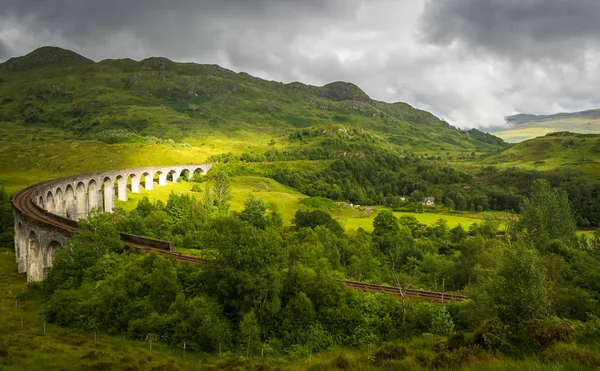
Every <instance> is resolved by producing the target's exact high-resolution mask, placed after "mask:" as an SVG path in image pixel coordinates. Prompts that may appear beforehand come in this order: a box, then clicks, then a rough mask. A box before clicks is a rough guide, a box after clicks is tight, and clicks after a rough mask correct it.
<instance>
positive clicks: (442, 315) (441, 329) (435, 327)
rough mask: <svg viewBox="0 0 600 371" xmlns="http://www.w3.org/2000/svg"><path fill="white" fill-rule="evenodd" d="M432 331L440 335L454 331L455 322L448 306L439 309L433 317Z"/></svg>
mask: <svg viewBox="0 0 600 371" xmlns="http://www.w3.org/2000/svg"><path fill="white" fill-rule="evenodd" d="M431 332H433V333H434V334H438V335H450V334H451V333H453V332H454V322H452V317H450V313H448V310H447V309H446V307H442V309H440V310H439V311H437V312H436V313H435V314H434V315H433V317H432V319H431Z"/></svg>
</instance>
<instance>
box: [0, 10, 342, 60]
mask: <svg viewBox="0 0 600 371" xmlns="http://www.w3.org/2000/svg"><path fill="white" fill-rule="evenodd" d="M350 5H351V4H350V3H349V2H345V1H343V0H326V1H321V0H304V1H294V0H201V1H198V0H171V1H164V0H146V1H142V0H137V1H132V0H103V1H82V0H56V1H39V0H19V1H14V0H0V9H2V14H3V15H4V17H6V18H12V19H18V20H19V22H20V23H21V24H26V25H27V27H28V28H29V29H30V30H37V31H39V32H42V31H44V30H50V31H51V32H52V33H54V34H57V35H59V36H60V37H62V38H64V39H66V40H70V41H72V42H75V43H78V44H85V43H90V42H92V43H98V42H100V41H101V40H103V39H105V38H107V37H109V36H111V35H114V34H115V33H119V32H122V33H127V32H129V33H132V34H134V35H135V36H136V38H137V39H139V40H141V41H143V42H144V44H145V45H146V46H147V47H151V46H156V47H157V49H161V50H165V49H166V51H170V52H171V53H174V54H176V55H174V56H173V57H177V56H181V55H182V54H185V53H183V52H184V50H185V49H190V48H195V47H197V48H207V47H208V48H211V47H216V46H218V44H219V43H220V42H223V40H222V39H223V38H224V37H234V38H237V39H239V40H240V41H245V42H247V41H248V40H247V39H248V38H249V37H250V38H254V39H255V40H256V41H258V40H257V39H260V38H262V37H266V35H268V34H270V33H276V34H277V35H278V37H280V38H292V37H294V35H295V34H296V31H297V30H298V29H299V28H301V27H305V26H309V27H310V26H313V27H314V26H315V25H316V24H317V23H321V24H323V23H326V22H323V21H324V20H326V19H328V18H331V17H333V18H335V17H336V16H338V15H341V14H346V13H347V11H348V10H349V9H350V8H351V6H350ZM244 39H246V40H244Z"/></svg>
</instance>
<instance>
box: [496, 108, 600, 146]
mask: <svg viewBox="0 0 600 371" xmlns="http://www.w3.org/2000/svg"><path fill="white" fill-rule="evenodd" d="M506 122H507V124H508V125H509V127H508V128H496V129H494V130H491V131H492V132H493V133H494V135H497V136H499V137H501V138H502V139H504V140H506V141H508V142H520V141H523V140H527V139H531V138H534V137H539V136H543V135H546V134H548V133H552V132H561V131H569V132H573V133H581V134H596V133H600V109H594V110H588V111H582V112H572V113H557V114H554V115H530V114H518V115H513V116H508V117H506Z"/></svg>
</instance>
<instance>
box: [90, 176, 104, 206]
mask: <svg viewBox="0 0 600 371" xmlns="http://www.w3.org/2000/svg"><path fill="white" fill-rule="evenodd" d="M99 193H100V190H99V189H98V183H97V182H96V180H95V179H92V180H90V182H89V183H88V212H89V211H92V209H94V208H100V211H102V204H101V203H100V197H99Z"/></svg>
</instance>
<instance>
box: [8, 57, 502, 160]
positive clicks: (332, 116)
mask: <svg viewBox="0 0 600 371" xmlns="http://www.w3.org/2000/svg"><path fill="white" fill-rule="evenodd" d="M0 78H1V79H2V83H0V95H2V96H3V97H4V99H3V100H2V102H1V104H0V121H8V122H22V123H24V124H28V125H33V124H42V125H50V126H53V127H59V128H62V129H65V130H70V131H72V132H74V133H76V134H77V135H95V134H98V133H99V132H100V131H102V130H106V129H123V130H133V131H136V130H137V131H139V132H142V133H143V134H149V135H155V136H160V137H162V138H171V139H174V140H184V139H186V137H190V136H198V135H202V130H200V129H202V128H203V129H208V130H209V131H211V130H212V131H215V130H217V131H218V130H221V131H222V132H227V133H234V132H236V131H239V130H250V131H261V132H264V133H273V135H275V136H277V135H280V136H281V135H287V134H288V133H289V132H290V131H292V130H297V129H299V128H305V127H319V126H327V125H331V124H342V125H348V126H351V127H355V128H360V129H365V130H369V131H372V132H374V133H376V134H378V135H381V136H382V137H385V139H386V140H387V141H388V142H389V143H390V144H391V145H393V146H396V147H399V148H404V149H407V148H415V149H416V150H417V151H423V152H427V151H430V152H432V151H433V152H435V151H439V152H445V151H446V150H448V149H454V150H457V151H466V152H470V151H473V150H476V151H491V150H495V149H497V148H498V146H497V144H496V143H492V142H490V141H486V140H480V139H481V138H480V137H479V136H472V135H469V134H468V133H466V132H464V131H462V130H460V129H457V128H454V127H452V126H451V125H449V124H448V123H446V122H444V121H443V120H440V119H439V118H438V117H436V116H435V115H433V114H431V113H429V112H427V111H423V110H420V109H418V108H415V107H412V106H411V105H409V104H407V103H404V102H394V103H387V102H380V101H376V100H374V99H372V98H371V97H369V96H368V95H367V94H366V93H365V92H364V91H363V90H362V89H360V87H358V86H356V85H355V84H353V83H351V82H343V81H336V82H331V83H328V84H325V85H323V86H312V85H307V84H304V83H301V82H292V83H281V82H276V81H267V80H263V79H260V78H256V77H254V76H251V75H249V74H247V73H245V72H235V71H231V70H228V69H226V68H223V67H220V66H218V65H214V64H212V65H209V64H196V63H189V62H188V63H179V62H173V61H171V60H170V59H167V58H164V57H150V58H145V59H143V60H141V61H135V60H132V59H129V58H125V59H104V60H101V61H99V62H94V61H92V60H90V59H88V58H86V57H83V56H80V55H79V54H77V53H75V52H72V51H69V50H65V49H61V48H56V47H42V48H39V49H36V50H34V51H33V52H31V53H29V54H27V55H25V56H23V57H16V58H11V59H9V60H8V61H6V62H4V63H2V64H0ZM231 135H233V134H231Z"/></svg>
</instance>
